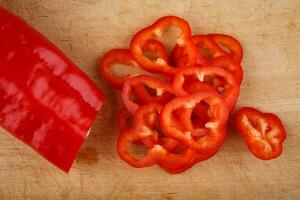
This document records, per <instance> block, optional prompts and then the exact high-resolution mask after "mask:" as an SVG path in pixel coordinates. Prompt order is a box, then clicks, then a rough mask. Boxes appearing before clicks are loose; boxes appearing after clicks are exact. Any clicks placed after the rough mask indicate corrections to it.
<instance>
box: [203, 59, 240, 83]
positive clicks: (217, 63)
mask: <svg viewBox="0 0 300 200" xmlns="http://www.w3.org/2000/svg"><path fill="white" fill-rule="evenodd" d="M206 65H207V66H214V67H222V68H224V69H226V70H228V71H230V72H231V73H232V74H233V76H234V77H235V79H236V82H237V84H238V85H241V83H242V80H243V69H242V67H241V65H240V64H239V63H237V62H236V61H234V60H233V59H232V58H231V57H230V56H222V57H218V58H215V59H212V60H210V61H208V62H207V63H206Z"/></svg>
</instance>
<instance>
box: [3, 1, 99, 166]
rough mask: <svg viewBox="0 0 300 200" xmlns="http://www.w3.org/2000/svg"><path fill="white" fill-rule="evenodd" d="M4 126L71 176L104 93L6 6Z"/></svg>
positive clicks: (4, 30) (4, 15)
mask: <svg viewBox="0 0 300 200" xmlns="http://www.w3.org/2000/svg"><path fill="white" fill-rule="evenodd" d="M0 27H1V29H0V43H1V45H0V125H1V126H2V127H3V128H4V129H6V130H7V131H8V132H10V133H11V134H12V135H14V136H15V137H17V138H18V139H20V140H21V141H23V142H24V143H26V144H27V145H29V146H30V147H32V148H33V149H34V150H35V151H37V152H38V153H40V154H41V155H42V156H43V157H45V158H46V159H47V160H49V161H50V162H52V163H53V164H55V165H56V166H57V167H59V168H60V169H62V170H63V171H65V172H68V171H69V169H70V167H71V166H72V163H73V161H74V159H75V157H76V155H77V153H78V151H79V148H80V145H81V144H82V142H83V141H84V139H85V138H86V137H87V135H88V133H89V131H90V129H91V126H92V123H93V121H94V119H95V117H96V114H97V111H99V109H100V108H101V106H102V104H103V100H104V95H103V93H102V92H101V91H100V90H99V89H98V88H97V87H96V85H95V84H94V83H93V82H92V81H91V80H90V79H89V78H88V77H87V76H86V75H85V74H84V73H83V72H82V71H81V70H80V69H79V68H78V67H77V66H75V64H74V63H72V62H71V61H70V60H69V59H68V58H67V57H66V56H65V55H64V54H63V53H62V52H61V51H60V50H58V49H57V48H56V47H55V46H54V45H53V44H52V43H51V42H49V41H48V40H47V39H46V38H45V37H44V36H42V35H41V34H40V33H39V32H37V31H36V30H34V29H33V28H32V27H30V26H29V25H28V24H26V23H25V22H24V21H22V20H21V19H19V18H18V17H16V16H14V15H13V14H11V13H9V12H8V11H6V10H4V9H3V8H1V7H0Z"/></svg>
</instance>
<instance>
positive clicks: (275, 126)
mask: <svg viewBox="0 0 300 200" xmlns="http://www.w3.org/2000/svg"><path fill="white" fill-rule="evenodd" d="M235 125H236V128H237V129H238V131H239V133H240V134H241V135H242V136H243V137H244V139H245V141H246V143H247V146H248V148H249V150H250V151H251V153H252V154H253V155H254V156H256V157H257V158H259V159H262V160H269V159H273V158H276V157H278V156H279V155H280V154H281V152H282V144H283V142H284V140H285V139H286V132H285V129H284V126H283V124H282V122H281V120H280V119H279V118H278V117H277V116H276V115H275V114H273V113H262V112H260V111H258V110H257V109H255V108H251V107H243V108H241V109H240V110H239V111H238V112H237V115H236V119H235Z"/></svg>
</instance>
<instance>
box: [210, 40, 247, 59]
mask: <svg viewBox="0 0 300 200" xmlns="http://www.w3.org/2000/svg"><path fill="white" fill-rule="evenodd" d="M208 36H209V37H210V38H211V39H212V40H214V41H215V42H216V43H217V44H218V45H219V46H220V47H222V48H224V50H228V51H229V53H230V55H231V56H232V58H233V60H235V61H236V62H237V63H241V62H242V59H243V48H242V45H241V44H240V42H239V41H238V40H237V39H235V38H233V37H231V36H230V35H225V34H208Z"/></svg>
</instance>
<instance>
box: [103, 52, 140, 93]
mask: <svg viewBox="0 0 300 200" xmlns="http://www.w3.org/2000/svg"><path fill="white" fill-rule="evenodd" d="M116 63H121V64H124V65H128V66H133V67H136V68H138V67H139V66H138V64H137V63H136V62H135V61H134V60H133V58H132V57H131V54H130V52H129V51H128V50H127V49H112V50H110V51H109V52H107V53H106V54H105V55H104V56H103V57H102V59H101V62H100V73H101V74H102V77H103V78H104V80H105V81H106V82H107V83H108V84H109V85H110V86H111V87H113V88H114V89H117V90H121V89H122V88H123V84H124V82H125V80H126V78H127V77H129V76H130V75H125V76H114V75H112V74H111V72H110V68H111V66H112V65H113V64H116Z"/></svg>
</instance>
